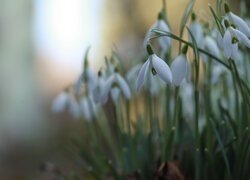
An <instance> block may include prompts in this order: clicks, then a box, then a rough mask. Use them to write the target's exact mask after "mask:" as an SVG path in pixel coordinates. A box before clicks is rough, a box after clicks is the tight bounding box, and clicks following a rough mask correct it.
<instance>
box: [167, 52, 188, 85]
mask: <svg viewBox="0 0 250 180" xmlns="http://www.w3.org/2000/svg"><path fill="white" fill-rule="evenodd" d="M187 66H188V63H187V58H186V57H185V55H184V54H181V55H179V56H177V57H176V58H175V59H174V61H173V62H172V64H171V66H170V69H171V71H172V75H173V81H172V83H173V84H174V85H176V86H179V85H180V84H181V82H182V81H183V79H184V78H185V77H186V74H187Z"/></svg>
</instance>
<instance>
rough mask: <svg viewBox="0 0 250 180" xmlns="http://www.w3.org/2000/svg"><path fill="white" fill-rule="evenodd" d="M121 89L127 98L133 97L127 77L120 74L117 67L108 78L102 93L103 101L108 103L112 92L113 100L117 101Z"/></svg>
mask: <svg viewBox="0 0 250 180" xmlns="http://www.w3.org/2000/svg"><path fill="white" fill-rule="evenodd" d="M120 91H121V92H122V93H123V94H124V96H125V98H126V99H130V98H131V92H130V88H129V86H128V84H127V82H126V81H125V79H124V78H123V77H122V76H121V75H120V74H119V72H118V69H117V68H115V72H114V73H113V74H112V75H111V76H110V77H109V78H108V79H107V80H106V82H105V84H104V86H103V90H102V93H101V102H102V103H106V102H107V100H108V97H109V93H110V94H111V98H112V100H113V101H116V100H117V99H118V97H119V94H120Z"/></svg>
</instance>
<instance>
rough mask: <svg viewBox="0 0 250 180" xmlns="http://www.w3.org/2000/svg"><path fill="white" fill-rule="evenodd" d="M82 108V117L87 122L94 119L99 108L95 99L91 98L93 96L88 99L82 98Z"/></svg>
mask: <svg viewBox="0 0 250 180" xmlns="http://www.w3.org/2000/svg"><path fill="white" fill-rule="evenodd" d="M80 108H81V111H82V115H83V117H84V119H85V120H88V121H89V120H91V119H93V118H94V116H95V112H96V108H97V107H96V105H95V103H94V101H93V98H91V96H86V97H82V98H81V100H80Z"/></svg>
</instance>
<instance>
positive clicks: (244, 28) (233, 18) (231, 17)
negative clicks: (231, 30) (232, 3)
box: [224, 3, 250, 38]
mask: <svg viewBox="0 0 250 180" xmlns="http://www.w3.org/2000/svg"><path fill="white" fill-rule="evenodd" d="M224 9H225V12H226V15H225V18H224V20H228V21H229V22H230V24H233V25H234V26H235V27H236V29H238V30H239V31H241V32H242V33H243V34H245V35H246V36H247V37H248V38H249V37H250V28H249V26H248V25H247V23H246V22H245V21H244V20H243V19H242V18H241V17H239V16H237V15H235V14H234V13H232V12H231V11H230V9H229V6H228V4H227V3H225V4H224Z"/></svg>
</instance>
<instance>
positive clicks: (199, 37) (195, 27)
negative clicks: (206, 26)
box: [189, 22, 203, 47]
mask: <svg viewBox="0 0 250 180" xmlns="http://www.w3.org/2000/svg"><path fill="white" fill-rule="evenodd" d="M189 29H190V31H191V32H192V34H193V35H194V38H195V40H196V42H197V45H198V46H200V47H201V45H202V42H203V28H202V25H201V24H200V23H198V22H192V23H191V25H190V27H189ZM189 39H190V40H191V38H189Z"/></svg>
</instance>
